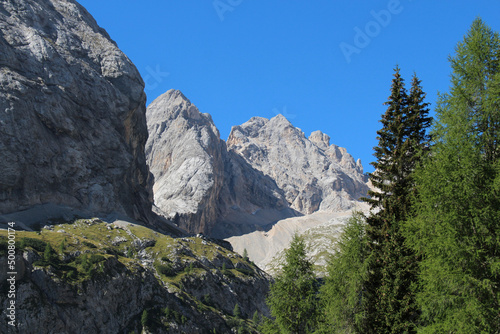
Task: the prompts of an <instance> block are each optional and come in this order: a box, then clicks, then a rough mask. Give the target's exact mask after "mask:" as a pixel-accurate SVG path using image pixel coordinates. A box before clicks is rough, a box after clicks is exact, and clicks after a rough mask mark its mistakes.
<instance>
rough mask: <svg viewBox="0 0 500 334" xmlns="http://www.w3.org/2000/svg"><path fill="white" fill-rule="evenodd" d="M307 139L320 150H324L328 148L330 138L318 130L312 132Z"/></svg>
mask: <svg viewBox="0 0 500 334" xmlns="http://www.w3.org/2000/svg"><path fill="white" fill-rule="evenodd" d="M308 139H309V140H310V141H311V142H312V143H314V144H316V146H318V147H319V148H321V149H322V150H326V149H327V148H328V146H330V136H329V135H327V134H324V133H323V132H321V131H320V130H317V131H314V132H312V133H311V135H310V136H309V138H308Z"/></svg>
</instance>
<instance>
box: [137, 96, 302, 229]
mask: <svg viewBox="0 0 500 334" xmlns="http://www.w3.org/2000/svg"><path fill="white" fill-rule="evenodd" d="M147 124H148V130H149V134H150V135H149V139H148V141H147V144H146V155H147V161H148V164H149V166H150V169H151V172H152V174H153V176H154V186H153V190H154V201H155V205H156V206H157V207H158V209H159V210H160V212H161V213H162V214H163V215H164V216H166V217H168V218H170V219H172V220H173V221H174V222H175V223H176V224H178V225H179V226H180V227H181V228H183V229H185V230H186V231H189V232H193V233H198V232H203V233H207V234H211V235H216V236H218V237H223V236H227V235H228V234H240V233H244V232H246V231H252V230H255V229H256V228H258V226H259V225H260V226H261V225H265V224H269V223H272V222H275V221H277V220H279V219H282V218H285V217H290V216H294V215H295V212H294V211H293V210H290V208H289V206H288V204H287V202H286V200H285V197H284V193H283V191H282V190H281V189H279V188H278V186H277V185H276V183H275V182H274V180H272V179H271V178H270V177H268V176H266V175H264V174H263V173H262V172H260V171H258V170H256V169H254V168H253V167H252V166H251V165H250V164H249V163H248V162H247V161H245V160H244V159H242V158H241V157H240V156H239V155H237V154H235V153H233V152H228V151H227V148H226V143H225V142H224V141H223V140H221V139H220V135H219V131H218V130H217V128H216V127H215V125H214V123H213V121H212V118H211V116H210V115H208V114H202V113H200V111H199V110H198V108H196V106H195V105H193V104H192V103H191V102H190V101H189V100H188V99H187V98H186V97H185V96H184V95H183V94H182V93H181V92H180V91H178V90H169V91H168V92H166V93H165V94H163V95H162V96H160V97H158V98H157V99H156V100H155V101H153V102H152V103H151V104H150V105H149V106H148V108H147Z"/></svg>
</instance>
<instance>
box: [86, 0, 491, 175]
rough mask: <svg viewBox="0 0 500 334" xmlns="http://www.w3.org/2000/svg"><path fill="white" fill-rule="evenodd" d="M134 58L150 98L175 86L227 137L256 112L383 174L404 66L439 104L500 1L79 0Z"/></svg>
mask: <svg viewBox="0 0 500 334" xmlns="http://www.w3.org/2000/svg"><path fill="white" fill-rule="evenodd" d="M79 2H80V3H81V4H82V5H83V6H84V7H85V8H87V10H88V11H89V12H90V13H91V14H92V15H93V16H94V17H95V19H96V20H97V22H98V23H99V25H100V26H102V27H103V28H105V29H106V30H107V31H108V33H109V34H110V36H111V38H112V39H114V40H115V41H116V42H117V43H118V46H119V47H120V48H121V49H122V50H123V51H124V52H125V53H126V54H127V55H128V57H129V58H130V59H131V60H132V61H133V62H134V63H135V65H136V66H137V68H138V69H139V71H140V72H141V75H142V77H143V79H144V80H145V82H146V93H147V95H148V103H150V102H152V101H153V100H154V99H155V98H156V97H158V96H159V95H161V94H163V93H164V92H166V91H167V90H168V89H171V88H174V89H179V90H181V91H182V92H183V93H184V95H186V97H187V98H189V99H190V100H191V102H193V103H194V104H195V105H196V106H197V107H198V108H199V109H200V111H201V112H204V113H210V114H211V115H212V118H213V120H214V122H215V124H216V126H217V127H218V129H219V131H220V133H221V137H222V138H223V139H226V138H227V136H228V135H229V132H230V130H231V126H233V125H239V124H241V123H244V122H246V121H247V120H248V119H250V118H251V117H253V116H261V117H266V118H271V117H273V116H275V115H276V114H278V113H281V114H283V115H284V116H286V117H287V118H288V119H289V120H290V121H291V122H292V124H293V125H295V126H296V127H299V128H301V129H302V130H303V131H304V132H305V134H306V136H309V134H310V133H311V132H312V131H315V130H321V131H323V132H325V133H327V134H328V135H330V137H331V143H334V144H336V145H339V146H342V147H346V148H347V151H348V152H349V153H351V154H352V155H353V157H354V158H355V159H358V158H360V159H361V160H362V162H363V166H364V168H365V171H373V168H372V167H371V166H369V162H371V161H373V156H372V154H373V149H372V148H373V146H376V145H377V140H376V131H377V130H378V129H379V128H380V123H379V119H380V116H381V114H383V113H384V112H385V106H384V105H383V103H384V102H385V101H386V100H387V97H388V96H389V89H390V85H391V80H392V75H393V69H394V67H395V66H396V64H398V65H399V66H400V68H401V73H402V74H403V77H404V78H405V80H406V82H407V84H408V85H409V83H410V81H411V76H412V75H413V73H414V72H415V73H417V75H418V76H419V78H420V79H421V80H422V86H423V89H424V91H425V92H426V93H427V97H428V98H427V100H428V102H430V103H431V109H432V108H434V106H435V100H436V96H437V92H438V91H441V92H444V91H447V89H448V86H449V74H450V68H449V64H448V56H449V55H451V54H453V52H454V47H455V45H456V43H457V42H458V41H460V40H461V39H462V38H463V36H464V34H465V33H466V32H467V30H468V29H469V27H470V25H471V23H472V21H473V20H474V18H475V17H477V16H480V17H481V18H482V19H483V20H484V21H485V22H486V23H487V24H488V25H490V27H492V28H493V29H494V30H496V31H500V1H498V0H484V1H483V0H478V1H471V0H455V1H450V0H443V1H430V0H400V1H398V0H375V1H361V0H355V1H347V0H315V1H305V0H302V1H299V0H286V1H285V0H215V1H214V0H204V1H200V0H144V1H137V0H104V1H103V0H79Z"/></svg>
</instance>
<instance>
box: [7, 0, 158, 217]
mask: <svg viewBox="0 0 500 334" xmlns="http://www.w3.org/2000/svg"><path fill="white" fill-rule="evenodd" d="M0 50H1V52H0V110H1V111H2V112H1V113H0V157H1V159H0V170H2V172H1V173H0V215H2V216H0V222H1V221H9V220H13V219H15V218H16V217H17V218H19V217H21V220H23V221H32V220H43V219H47V218H49V217H54V216H56V217H57V216H61V215H70V216H73V215H82V216H85V215H92V214H93V215H98V214H111V213H114V214H117V215H121V216H128V217H131V218H133V219H140V220H147V219H148V215H149V214H150V212H151V202H152V191H151V186H150V185H148V178H149V172H148V167H147V165H146V163H145V154H144V145H145V143H146V140H147V137H148V133H147V127H146V119H145V102H146V95H145V93H144V82H143V80H142V79H141V76H140V75H139V72H138V71H137V69H136V68H135V66H134V65H133V64H132V62H131V61H130V60H129V59H128V58H127V57H126V56H125V55H124V54H123V53H122V52H121V51H120V50H119V49H118V47H117V45H116V43H115V42H114V41H112V40H111V39H110V37H109V36H108V34H107V33H106V32H105V31H104V30H103V29H102V28H100V27H99V26H98V25H97V23H96V22H95V20H94V19H93V18H92V17H91V15H90V14H89V13H88V12H87V11H86V10H85V9H84V8H83V7H82V6H80V5H79V4H78V3H77V2H75V1H72V0H36V1H35V0H3V1H1V2H0ZM16 213H18V214H17V215H16Z"/></svg>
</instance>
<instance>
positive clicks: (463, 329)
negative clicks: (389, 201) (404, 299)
mask: <svg viewBox="0 0 500 334" xmlns="http://www.w3.org/2000/svg"><path fill="white" fill-rule="evenodd" d="M455 51H456V54H455V56H454V57H452V58H450V63H451V67H452V76H451V88H450V92H449V93H447V94H443V95H441V96H440V97H439V102H438V106H437V110H436V114H437V119H438V122H437V124H436V126H435V128H434V131H433V134H432V135H433V140H434V141H435V145H433V148H432V154H431V155H429V158H428V159H426V160H425V161H424V163H423V164H422V167H421V168H419V169H418V171H417V172H416V174H415V175H416V181H417V185H418V186H417V191H418V201H417V202H416V217H415V218H413V219H410V220H409V221H408V223H407V226H406V232H405V235H406V236H407V240H408V241H409V244H410V245H411V246H412V247H413V249H414V250H415V251H417V252H421V253H422V261H421V270H422V273H421V284H422V290H421V291H420V292H419V293H418V298H417V299H418V302H419V305H420V307H421V309H422V317H421V319H422V324H423V326H422V328H421V329H420V330H419V332H422V333H498V329H499V328H500V313H499V310H500V301H499V299H500V287H499V282H500V241H499V240H500V239H499V237H498V236H499V235H500V224H499V222H500V162H499V159H500V151H499V147H498V144H499V137H500V38H499V34H498V33H495V32H493V31H492V30H491V29H490V28H489V27H488V26H486V25H485V24H484V23H483V22H482V20H481V19H476V20H475V21H474V22H473V24H472V27H471V29H470V31H469V32H468V33H467V35H466V36H465V37H464V39H463V41H462V42H460V43H458V45H457V47H456V50H455Z"/></svg>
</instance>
